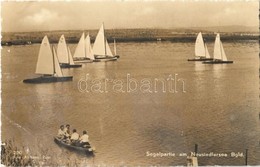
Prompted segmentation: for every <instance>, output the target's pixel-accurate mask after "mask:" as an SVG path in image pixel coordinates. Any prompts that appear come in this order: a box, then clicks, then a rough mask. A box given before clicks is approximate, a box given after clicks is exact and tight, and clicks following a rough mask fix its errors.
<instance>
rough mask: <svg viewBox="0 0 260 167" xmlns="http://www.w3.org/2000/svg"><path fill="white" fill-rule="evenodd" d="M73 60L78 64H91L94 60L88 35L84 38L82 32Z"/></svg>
mask: <svg viewBox="0 0 260 167" xmlns="http://www.w3.org/2000/svg"><path fill="white" fill-rule="evenodd" d="M73 58H74V61H75V62H78V63H92V62H93V60H95V57H94V54H93V50H92V47H91V42H90V36H89V34H88V35H87V37H86V38H85V34H84V32H83V33H82V35H81V38H80V40H79V43H78V45H77V47H76V50H75V53H74V56H73Z"/></svg>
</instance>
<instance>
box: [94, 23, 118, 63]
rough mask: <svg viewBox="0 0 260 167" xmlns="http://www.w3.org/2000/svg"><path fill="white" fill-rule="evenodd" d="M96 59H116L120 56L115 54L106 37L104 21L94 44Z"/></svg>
mask: <svg viewBox="0 0 260 167" xmlns="http://www.w3.org/2000/svg"><path fill="white" fill-rule="evenodd" d="M93 52H94V56H95V61H115V60H117V59H118V57H119V56H114V55H113V54H112V52H111V50H110V47H109V45H108V42H107V39H106V37H105V30H104V23H103V24H102V25H101V27H100V29H99V31H98V34H97V36H96V40H95V42H94V46H93Z"/></svg>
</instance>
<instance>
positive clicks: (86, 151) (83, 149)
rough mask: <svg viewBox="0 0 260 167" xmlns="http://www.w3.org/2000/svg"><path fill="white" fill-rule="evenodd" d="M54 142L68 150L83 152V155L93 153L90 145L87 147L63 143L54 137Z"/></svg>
mask: <svg viewBox="0 0 260 167" xmlns="http://www.w3.org/2000/svg"><path fill="white" fill-rule="evenodd" d="M54 142H55V143H56V144H57V145H59V146H61V147H64V148H66V149H68V150H70V151H74V152H77V153H80V154H85V155H94V149H93V148H92V147H91V146H88V147H79V146H73V145H71V144H68V143H65V142H64V141H62V140H61V139H59V138H57V137H54Z"/></svg>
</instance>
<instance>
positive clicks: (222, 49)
mask: <svg viewBox="0 0 260 167" xmlns="http://www.w3.org/2000/svg"><path fill="white" fill-rule="evenodd" d="M220 46H221V55H222V60H223V61H227V56H226V53H225V51H224V48H223V45H222V42H221V41H220Z"/></svg>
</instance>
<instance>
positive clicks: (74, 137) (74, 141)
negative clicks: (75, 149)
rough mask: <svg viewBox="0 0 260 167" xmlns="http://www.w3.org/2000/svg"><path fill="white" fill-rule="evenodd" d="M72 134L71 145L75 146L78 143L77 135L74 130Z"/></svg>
mask: <svg viewBox="0 0 260 167" xmlns="http://www.w3.org/2000/svg"><path fill="white" fill-rule="evenodd" d="M72 132H73V133H72V134H71V137H70V141H71V145H77V143H78V141H79V134H78V133H77V130H76V129H73V131H72Z"/></svg>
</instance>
